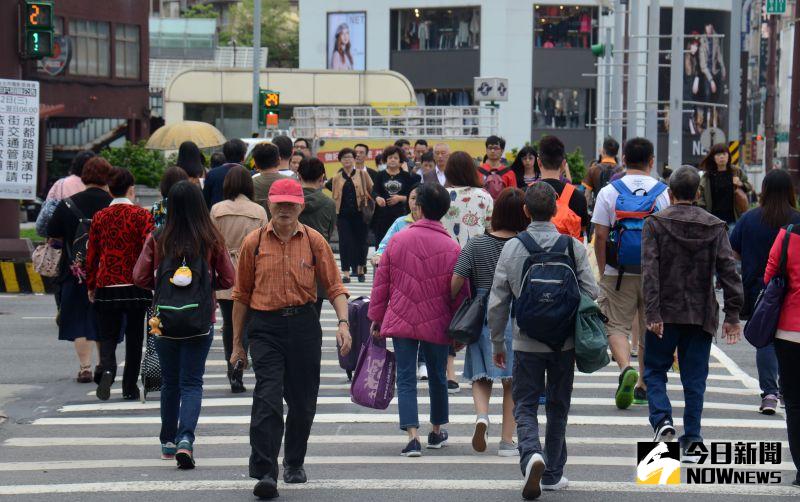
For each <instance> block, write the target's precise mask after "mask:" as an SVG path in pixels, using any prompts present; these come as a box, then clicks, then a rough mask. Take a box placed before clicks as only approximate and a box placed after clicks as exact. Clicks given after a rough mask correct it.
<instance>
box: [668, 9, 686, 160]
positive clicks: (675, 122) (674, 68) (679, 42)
mask: <svg viewBox="0 0 800 502" xmlns="http://www.w3.org/2000/svg"><path fill="white" fill-rule="evenodd" d="M685 14H686V11H685V9H684V2H683V0H675V1H674V2H673V3H672V47H671V51H670V57H671V61H670V76H669V150H668V151H669V156H668V161H667V162H668V164H669V167H670V169H672V170H673V171H674V170H675V169H677V168H678V167H680V165H681V164H682V163H683V40H684V36H683V33H684V32H685V28H684V17H685Z"/></svg>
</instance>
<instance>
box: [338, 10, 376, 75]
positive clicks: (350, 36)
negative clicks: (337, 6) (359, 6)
mask: <svg viewBox="0 0 800 502" xmlns="http://www.w3.org/2000/svg"><path fill="white" fill-rule="evenodd" d="M328 69H329V70H358V71H364V70H366V69H367V13H366V12H329V13H328Z"/></svg>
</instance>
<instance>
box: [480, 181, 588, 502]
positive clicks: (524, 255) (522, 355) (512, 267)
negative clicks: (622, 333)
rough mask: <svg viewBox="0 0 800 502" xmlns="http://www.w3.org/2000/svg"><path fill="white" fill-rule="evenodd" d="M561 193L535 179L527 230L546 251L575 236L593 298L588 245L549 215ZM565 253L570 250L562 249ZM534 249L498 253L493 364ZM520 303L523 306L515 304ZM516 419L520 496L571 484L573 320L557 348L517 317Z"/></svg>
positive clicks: (583, 281)
mask: <svg viewBox="0 0 800 502" xmlns="http://www.w3.org/2000/svg"><path fill="white" fill-rule="evenodd" d="M557 199H558V195H557V194H556V191H555V190H554V189H553V187H552V186H550V185H549V184H548V183H537V184H535V185H533V186H531V187H530V188H528V191H527V192H526V193H525V208H524V211H525V214H526V215H527V216H528V217H530V218H531V220H532V221H531V224H530V225H529V226H528V228H527V230H526V232H527V233H528V234H529V235H530V236H531V237H532V238H533V240H534V241H535V242H536V244H537V245H538V246H539V247H541V248H542V250H545V251H549V252H553V249H554V248H555V246H556V245H558V244H562V243H563V242H564V239H571V242H569V244H568V246H569V245H571V246H572V254H573V255H574V259H573V260H572V261H571V263H572V265H573V270H574V272H575V276H576V278H577V282H578V287H579V289H580V291H581V293H582V294H585V295H587V296H590V297H592V298H595V297H596V296H597V284H596V283H595V280H594V274H593V273H592V268H591V266H590V265H589V258H588V255H587V252H586V248H585V247H584V246H583V243H582V242H581V241H579V240H578V239H575V238H572V237H566V236H563V235H561V234H559V232H558V230H556V227H555V225H553V224H552V223H551V222H550V220H551V219H552V218H553V216H554V215H555V214H556V212H557V205H556V200H557ZM564 252H565V253H567V251H564ZM529 257H530V253H529V252H528V250H527V248H526V246H525V244H523V242H522V240H520V239H518V238H515V239H511V240H509V241H508V242H507V243H506V245H505V247H503V251H502V253H501V254H500V259H499V260H498V262H497V269H496V270H495V276H494V283H493V285H492V290H491V293H490V295H489V314H488V319H489V320H488V322H489V331H490V333H491V339H492V346H493V359H494V363H495V365H497V366H498V367H500V368H504V367H505V364H506V360H507V357H506V353H505V352H506V347H505V338H504V333H505V329H506V325H507V324H508V318H509V315H510V314H511V305H512V302H514V301H515V300H517V299H519V297H520V295H521V293H522V290H523V285H524V283H525V281H524V280H523V275H524V273H525V267H526V263H527V261H528V258H529ZM517 308H519V307H517ZM513 324H514V334H513V337H514V343H513V348H514V368H513V374H514V378H513V380H512V383H511V386H512V395H513V397H514V404H515V406H514V418H515V419H516V421H517V438H518V440H519V451H520V468H521V470H522V473H523V475H524V476H525V483H524V486H523V489H522V496H523V498H525V499H527V500H531V499H535V498H537V497H538V496H539V495H540V494H541V490H563V489H565V488H566V487H567V485H568V484H569V481H568V480H567V478H566V477H564V476H563V473H564V465H565V464H566V462H567V445H566V436H565V434H566V427H567V414H568V412H569V407H570V401H571V399H572V382H573V379H574V376H575V369H574V368H575V332H574V325H572V326H573V327H572V328H571V329H570V332H569V333H568V334H565V335H566V340H565V342H564V344H563V346H562V347H561V350H559V351H554V350H553V349H552V348H550V347H549V346H548V345H546V344H545V343H543V342H541V341H539V340H537V339H535V338H533V337H531V336H529V335H528V334H526V333H524V332H522V331H521V330H520V329H519V325H518V324H517V323H516V322H514V323H513ZM545 393H546V395H547V403H546V405H545V407H546V408H545V409H546V412H547V432H546V435H545V438H546V440H545V450H544V451H545V457H546V458H547V462H546V463H545V458H544V457H543V456H542V445H541V443H540V442H539V421H538V417H537V412H538V408H539V396H541V395H543V394H545Z"/></svg>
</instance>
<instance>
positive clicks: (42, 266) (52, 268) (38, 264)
mask: <svg viewBox="0 0 800 502" xmlns="http://www.w3.org/2000/svg"><path fill="white" fill-rule="evenodd" d="M31 261H32V262H33V269H34V270H35V271H36V272H37V273H38V274H39V275H41V276H42V277H57V276H58V266H59V264H60V263H61V249H60V248H56V247H54V246H52V245H51V244H50V242H49V241H48V242H45V243H44V244H40V245H38V246H36V249H34V250H33V254H32V255H31Z"/></svg>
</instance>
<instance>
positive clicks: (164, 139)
mask: <svg viewBox="0 0 800 502" xmlns="http://www.w3.org/2000/svg"><path fill="white" fill-rule="evenodd" d="M184 141H193V142H194V143H196V144H197V146H198V147H199V148H212V147H215V146H219V145H221V144H223V143H225V141H226V140H225V136H223V135H222V133H221V132H219V129H217V128H216V127H214V126H213V125H211V124H208V123H206V122H196V121H193V120H185V121H183V122H176V123H175V124H170V125H165V126H163V127H161V128H159V129H158V130H156V132H154V133H153V134H152V135H151V136H150V139H149V140H147V145H146V147H147V148H149V149H151V150H177V149H178V148H179V147H180V146H181V143H183V142H184Z"/></svg>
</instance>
